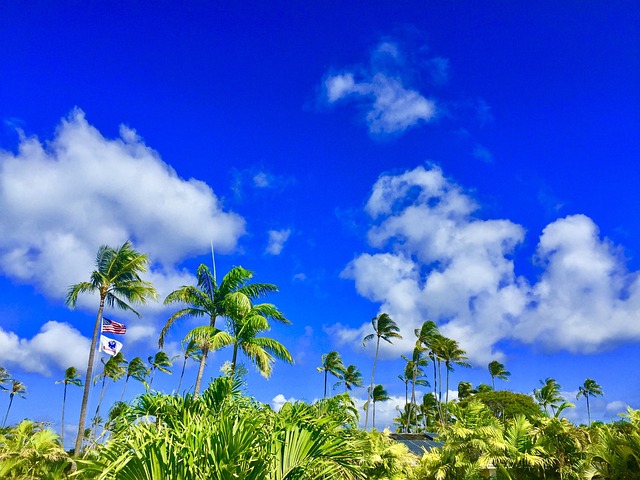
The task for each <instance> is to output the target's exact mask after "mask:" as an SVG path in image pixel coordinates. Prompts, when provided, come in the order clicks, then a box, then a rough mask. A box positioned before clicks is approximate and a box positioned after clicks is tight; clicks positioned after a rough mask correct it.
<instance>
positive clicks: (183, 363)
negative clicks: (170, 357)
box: [177, 357, 188, 394]
mask: <svg viewBox="0 0 640 480" xmlns="http://www.w3.org/2000/svg"><path fill="white" fill-rule="evenodd" d="M187 359H188V357H184V362H182V372H181V373H180V381H179V382H178V390H177V391H178V394H179V393H180V387H181V386H182V377H184V369H185V367H186V366H187Z"/></svg>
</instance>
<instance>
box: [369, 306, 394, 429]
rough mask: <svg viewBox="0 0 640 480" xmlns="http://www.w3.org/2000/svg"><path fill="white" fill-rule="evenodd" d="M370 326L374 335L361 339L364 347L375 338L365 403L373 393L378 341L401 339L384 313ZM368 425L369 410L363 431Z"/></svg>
mask: <svg viewBox="0 0 640 480" xmlns="http://www.w3.org/2000/svg"><path fill="white" fill-rule="evenodd" d="M371 326H372V327H373V331H374V333H371V334H369V335H367V336H366V337H364V338H363V339H362V345H363V346H364V345H366V344H367V342H369V341H370V340H373V339H374V338H377V340H376V353H375V356H374V357H373V369H372V370H371V385H370V386H369V394H368V396H367V402H368V401H370V399H371V394H372V393H373V383H374V377H375V374H376V363H377V362H378V350H379V349H380V339H383V340H384V341H386V342H389V343H393V342H392V341H391V339H392V338H402V335H400V333H399V332H400V329H399V328H398V325H396V322H394V321H393V320H392V319H391V317H390V316H389V315H387V314H386V313H381V314H380V315H378V316H377V317H373V318H372V319H371ZM368 423H369V409H367V412H366V414H365V417H364V429H365V430H366V429H367V424H368Z"/></svg>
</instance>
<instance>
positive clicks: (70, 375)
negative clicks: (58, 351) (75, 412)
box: [56, 367, 82, 447]
mask: <svg viewBox="0 0 640 480" xmlns="http://www.w3.org/2000/svg"><path fill="white" fill-rule="evenodd" d="M58 383H62V384H64V393H63V395H62V424H61V426H60V443H61V444H62V446H63V447H64V410H65V405H66V403H67V385H75V386H76V387H81V386H82V380H81V379H80V374H79V373H78V370H77V369H76V367H69V368H67V369H66V370H65V372H64V378H63V379H62V380H58V381H57V382H56V384H58Z"/></svg>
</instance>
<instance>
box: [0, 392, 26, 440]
mask: <svg viewBox="0 0 640 480" xmlns="http://www.w3.org/2000/svg"><path fill="white" fill-rule="evenodd" d="M7 391H8V392H9V406H8V407H7V413H6V414H5V416H4V421H3V422H2V428H4V426H5V425H6V424H7V417H8V416H9V410H11V405H12V404H13V397H15V396H16V395H17V396H19V397H20V398H25V397H26V396H27V387H26V386H25V384H24V383H22V382H20V381H19V380H11V388H9V389H7Z"/></svg>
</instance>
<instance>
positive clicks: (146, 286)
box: [66, 240, 158, 454]
mask: <svg viewBox="0 0 640 480" xmlns="http://www.w3.org/2000/svg"><path fill="white" fill-rule="evenodd" d="M148 263H149V259H148V258H147V256H146V255H143V254H141V253H138V252H137V251H136V250H134V248H133V246H132V245H131V242H129V241H128V240H127V241H126V242H125V243H124V244H123V245H122V246H121V247H120V248H118V249H114V248H111V247H109V246H108V245H102V246H101V247H100V248H99V249H98V255H97V256H96V270H94V271H93V272H92V273H91V280H90V281H88V282H81V283H78V284H76V285H72V286H71V287H70V288H69V291H68V293H67V299H66V304H67V305H69V306H70V307H71V308H74V307H75V306H76V303H77V301H78V295H79V294H81V293H94V292H98V294H99V295H100V303H99V307H98V314H97V315H96V323H95V325H94V327H93V336H92V337H91V349H90V350H89V360H88V362H87V374H86V377H85V382H84V391H83V393H82V405H81V407H80V419H79V420H78V435H77V436H76V445H75V451H76V454H79V453H80V447H81V446H82V439H83V435H84V423H85V419H86V416H87V405H88V402H89V391H90V387H91V377H92V376H93V360H94V357H95V352H96V345H97V342H98V334H99V333H100V326H101V324H102V312H103V310H104V306H105V304H106V305H107V306H109V307H112V308H113V307H118V308H120V309H122V310H129V311H131V312H133V313H134V314H135V315H137V316H138V317H140V314H139V313H138V312H136V311H135V310H134V309H133V307H131V305H130V304H136V303H139V304H144V303H146V302H147V300H149V299H154V300H155V299H156V298H157V295H158V294H157V293H156V290H155V288H153V285H151V283H149V282H146V281H144V280H142V279H141V278H140V274H141V273H144V272H146V271H147V265H148Z"/></svg>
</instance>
